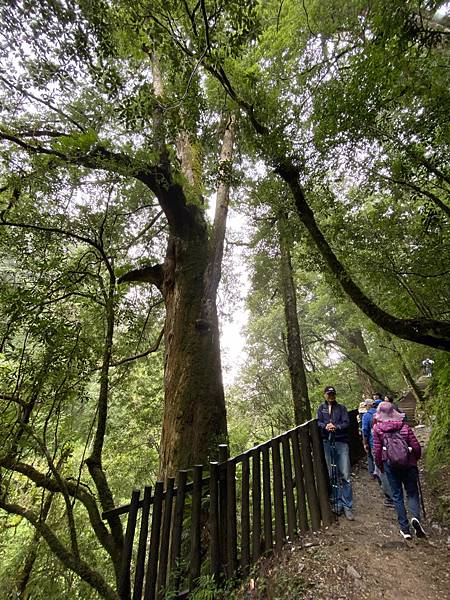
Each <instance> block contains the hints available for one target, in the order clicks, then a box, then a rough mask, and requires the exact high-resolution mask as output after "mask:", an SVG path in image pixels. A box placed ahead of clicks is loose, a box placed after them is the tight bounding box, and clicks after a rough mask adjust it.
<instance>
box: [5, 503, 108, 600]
mask: <svg viewBox="0 0 450 600" xmlns="http://www.w3.org/2000/svg"><path fill="white" fill-rule="evenodd" d="M0 508H2V509H3V510H5V511H6V512H8V513H10V514H14V515H19V516H21V517H23V518H25V519H26V520H27V521H29V522H30V523H31V524H32V525H33V527H35V529H36V530H37V531H39V533H40V534H41V536H42V537H43V538H44V539H45V541H46V542H47V544H48V546H49V548H50V550H51V551H52V552H53V553H54V554H55V556H57V557H58V558H59V560H60V561H61V562H62V564H63V565H64V566H65V567H66V568H68V569H70V570H71V571H74V572H75V573H76V574H77V575H78V576H79V577H80V578H81V579H82V580H83V581H85V582H86V583H88V584H89V585H90V586H91V587H93V588H94V589H95V590H96V591H97V592H98V593H99V594H100V595H101V596H102V597H103V598H106V600H119V596H118V595H117V594H116V592H115V591H114V590H113V589H112V588H111V587H110V586H109V585H108V584H107V583H106V581H105V580H104V579H103V577H102V576H101V575H100V574H99V573H97V572H96V571H93V570H92V569H91V567H90V566H89V565H88V564H87V563H86V562H85V561H83V560H82V559H81V558H78V557H76V556H74V555H73V554H72V553H70V552H69V551H68V550H67V548H66V547H65V546H64V545H63V544H62V543H61V541H60V540H59V539H58V537H57V536H56V535H55V533H54V532H53V531H52V530H51V529H50V527H49V526H48V525H47V523H45V521H43V520H40V519H39V515H37V514H36V513H34V512H33V511H31V510H29V509H26V508H24V507H22V506H19V505H18V504H10V503H7V502H6V501H5V500H4V499H2V498H0Z"/></svg>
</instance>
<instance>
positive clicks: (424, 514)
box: [417, 469, 427, 519]
mask: <svg viewBox="0 0 450 600" xmlns="http://www.w3.org/2000/svg"><path fill="white" fill-rule="evenodd" d="M417 487H418V488H419V496H420V504H421V505H422V513H423V518H424V519H426V518H427V515H426V512H425V502H424V501H423V492H422V484H421V483H420V475H419V469H417Z"/></svg>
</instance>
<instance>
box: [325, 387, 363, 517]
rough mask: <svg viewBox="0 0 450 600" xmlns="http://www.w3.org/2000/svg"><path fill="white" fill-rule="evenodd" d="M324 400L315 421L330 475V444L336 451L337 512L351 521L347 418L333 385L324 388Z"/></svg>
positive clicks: (351, 503) (351, 495)
mask: <svg viewBox="0 0 450 600" xmlns="http://www.w3.org/2000/svg"><path fill="white" fill-rule="evenodd" d="M324 396H325V402H324V403H323V404H321V405H320V406H319V408H318V409H317V422H318V425H319V429H320V431H321V433H322V439H323V447H324V451H325V458H326V461H327V466H328V472H329V473H330V477H331V446H332V444H334V446H335V451H336V466H337V470H338V477H339V501H338V506H337V512H338V514H341V512H342V510H344V514H345V516H346V517H347V519H348V520H349V521H353V520H354V517H353V513H352V507H353V493H352V481H351V467H350V453H349V446H348V428H349V419H348V412H347V409H346V407H345V406H344V405H343V404H338V403H337V402H336V390H335V389H334V387H333V386H327V387H326V388H325V389H324Z"/></svg>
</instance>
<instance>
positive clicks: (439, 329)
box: [276, 162, 450, 351]
mask: <svg viewBox="0 0 450 600" xmlns="http://www.w3.org/2000/svg"><path fill="white" fill-rule="evenodd" d="M276 172H277V173H278V174H279V175H280V177H281V178H282V179H283V180H284V181H285V182H286V183H287V185H288V186H289V188H290V190H291V192H292V196H293V198H294V201H295V206H296V208H297V213H298V215H299V217H300V220H301V221H302V223H303V224H304V226H305V227H306V229H307V230H308V232H309V234H310V236H311V238H312V240H313V241H314V243H315V245H316V247H317V249H318V250H319V252H320V253H321V255H322V257H323V258H324V260H325V262H326V263H327V265H328V267H329V268H330V270H331V272H332V273H333V275H334V276H335V277H336V279H337V280H338V281H339V283H340V285H341V287H342V289H343V290H344V291H345V292H346V294H347V295H348V296H349V297H350V299H351V300H352V301H353V302H354V304H356V306H358V308H360V309H361V310H362V312H363V313H364V314H365V315H367V316H368V317H369V319H371V320H372V321H373V322H374V323H376V324H377V325H379V326H380V327H381V328H382V329H384V330H386V331H389V332H391V333H393V334H394V335H396V336H398V337H401V338H403V339H405V340H410V341H412V342H416V343H418V344H425V345H426V346H431V347H432V348H439V349H441V350H447V351H448V350H450V323H449V322H446V321H436V320H434V319H428V318H414V319H401V318H397V317H394V316H393V315H391V314H389V313H388V312H386V311H385V310H383V309H382V308H380V307H379V306H378V305H377V304H375V303H374V302H373V301H372V300H370V298H368V297H367V296H366V295H365V294H364V292H363V291H362V289H361V288H360V287H359V286H358V285H357V284H356V283H355V281H354V280H353V279H352V277H351V276H350V274H349V273H348V272H347V271H346V269H345V267H344V265H343V264H342V263H341V262H340V260H339V259H338V258H337V256H336V255H335V253H334V252H333V250H332V249H331V247H330V245H329V244H328V242H327V240H326V239H325V237H324V235H323V234H322V232H321V231H320V229H319V227H318V225H317V223H316V220H315V217H314V213H313V212H312V210H311V208H310V206H309V205H308V203H307V201H306V197H305V193H304V191H303V188H302V187H301V184H300V181H299V170H298V168H297V167H295V166H294V165H292V164H291V163H289V162H287V163H284V164H279V165H278V167H277V168H276Z"/></svg>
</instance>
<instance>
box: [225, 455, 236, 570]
mask: <svg viewBox="0 0 450 600" xmlns="http://www.w3.org/2000/svg"><path fill="white" fill-rule="evenodd" d="M226 465H227V467H226V469H227V479H226V482H227V577H233V575H234V573H235V572H236V568H237V519H236V463H235V462H234V460H231V459H230V460H228V461H227V463H226Z"/></svg>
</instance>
